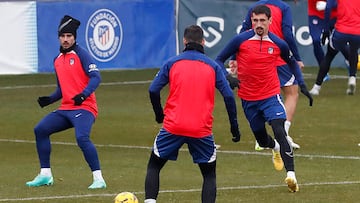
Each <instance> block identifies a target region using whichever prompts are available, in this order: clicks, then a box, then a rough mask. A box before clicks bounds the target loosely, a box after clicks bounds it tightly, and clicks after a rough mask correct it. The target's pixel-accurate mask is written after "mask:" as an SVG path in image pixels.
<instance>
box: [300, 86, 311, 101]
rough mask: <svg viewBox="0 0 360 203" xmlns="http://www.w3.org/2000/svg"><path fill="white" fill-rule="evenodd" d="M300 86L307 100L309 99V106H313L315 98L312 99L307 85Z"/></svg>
mask: <svg viewBox="0 0 360 203" xmlns="http://www.w3.org/2000/svg"><path fill="white" fill-rule="evenodd" d="M299 86H300V90H301V93H303V94H304V95H305V96H306V97H307V98H309V106H312V104H313V98H312V96H311V94H310V93H309V91H308V89H307V87H306V85H305V84H302V85H299Z"/></svg>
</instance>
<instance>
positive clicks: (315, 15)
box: [308, 0, 336, 66]
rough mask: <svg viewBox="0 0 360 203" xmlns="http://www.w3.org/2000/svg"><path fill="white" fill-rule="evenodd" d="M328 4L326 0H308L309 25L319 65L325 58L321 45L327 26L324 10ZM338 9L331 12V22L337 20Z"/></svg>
mask: <svg viewBox="0 0 360 203" xmlns="http://www.w3.org/2000/svg"><path fill="white" fill-rule="evenodd" d="M325 6H326V0H323V1H319V0H308V25H309V32H310V36H311V39H312V44H313V50H314V55H315V58H316V61H317V62H318V65H319V66H320V65H321V62H322V61H323V59H324V56H325V54H324V50H323V47H322V46H321V33H322V31H323V30H324V28H325V21H324V11H325ZM335 18H336V10H333V11H332V12H331V24H332V25H333V24H334V23H335V21H336V19H335Z"/></svg>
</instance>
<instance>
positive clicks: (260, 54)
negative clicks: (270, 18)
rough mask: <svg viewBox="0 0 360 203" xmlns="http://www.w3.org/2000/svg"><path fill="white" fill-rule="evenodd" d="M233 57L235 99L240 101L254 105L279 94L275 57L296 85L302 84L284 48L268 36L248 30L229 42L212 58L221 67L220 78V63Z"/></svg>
mask: <svg viewBox="0 0 360 203" xmlns="http://www.w3.org/2000/svg"><path fill="white" fill-rule="evenodd" d="M234 54H236V61H237V64H238V79H239V80H240V88H239V89H238V96H239V97H240V98H241V99H243V100H247V101H258V100H262V99H267V98H269V97H272V96H274V95H276V94H280V82H279V78H278V74H277V63H276V60H277V58H279V57H281V58H282V59H283V60H284V61H285V62H286V63H287V64H288V65H289V67H290V70H291V72H292V73H293V74H294V75H295V79H296V80H297V81H298V83H299V85H303V84H305V83H304V79H303V77H302V73H301V71H300V68H299V66H298V64H297V62H296V60H295V59H294V57H293V56H291V55H290V50H289V47H288V45H287V44H286V42H285V41H284V40H282V39H280V38H279V37H277V36H276V35H275V34H273V33H271V32H269V34H268V35H267V36H262V37H261V36H259V35H257V34H256V33H255V32H254V30H248V31H246V32H243V33H240V34H239V35H237V36H235V37H234V38H233V39H232V40H230V42H229V43H228V44H227V45H226V46H225V48H224V49H223V50H222V51H221V52H220V54H219V55H218V56H217V57H216V62H218V64H220V65H221V66H222V67H223V70H224V74H226V73H225V72H226V70H225V67H224V62H225V61H226V60H227V59H228V58H229V57H231V56H232V55H234Z"/></svg>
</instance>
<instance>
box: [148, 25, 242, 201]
mask: <svg viewBox="0 0 360 203" xmlns="http://www.w3.org/2000/svg"><path fill="white" fill-rule="evenodd" d="M183 43H184V45H185V49H184V52H183V53H181V54H180V55H178V56H175V57H173V58H170V59H169V60H168V61H167V62H166V63H165V64H164V65H163V66H162V67H161V68H160V71H159V72H158V74H157V75H156V76H155V78H154V80H153V82H152V83H151V85H150V87H149V94H150V100H151V103H152V106H153V110H154V112H155V116H156V121H157V122H158V123H163V127H162V128H161V129H160V132H159V133H158V135H157V136H156V138H155V142H154V146H153V150H152V152H151V155H150V159H149V162H148V166H147V174H146V179H145V203H155V202H156V198H157V196H158V193H159V184H160V181H159V173H160V170H161V169H162V167H163V166H164V165H165V163H166V162H167V161H168V160H176V159H177V156H178V152H179V149H180V148H181V146H182V145H183V144H187V146H188V148H189V152H190V154H191V155H192V158H193V162H194V163H197V164H198V166H199V168H200V171H201V174H202V176H203V187H202V194H201V199H202V202H203V203H214V202H215V200H216V146H215V142H214V135H213V133H212V124H213V115H212V113H213V109H214V101H215V90H216V89H218V90H219V91H220V93H221V94H222V96H223V97H224V102H225V105H226V110H227V112H228V116H229V121H230V126H231V127H230V130H231V133H232V136H233V138H232V140H233V141H234V142H238V141H240V132H239V128H238V122H237V112H236V104H235V98H234V95H233V92H232V91H231V89H230V86H229V84H228V82H227V80H226V78H225V76H224V74H223V70H222V68H221V67H220V66H219V65H218V64H217V63H216V62H215V61H214V60H212V59H210V58H209V57H207V56H206V55H205V54H204V47H203V45H204V43H205V40H204V34H203V30H202V29H201V27H199V26H196V25H191V26H189V27H187V28H186V29H185V31H184V38H183ZM167 84H169V95H168V98H167V100H166V104H165V108H164V110H163V108H162V106H161V101H160V91H161V89H162V88H163V87H164V86H165V85H167Z"/></svg>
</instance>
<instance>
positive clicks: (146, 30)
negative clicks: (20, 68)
mask: <svg viewBox="0 0 360 203" xmlns="http://www.w3.org/2000/svg"><path fill="white" fill-rule="evenodd" d="M174 9H175V5H174V1H163V0H136V1H134V0H122V1H118V0H104V1H93V2H90V3H89V2H84V1H67V2H51V1H50V2H47V1H39V2H37V29H38V30H37V33H38V35H37V36H38V65H39V69H38V71H39V72H53V64H52V63H53V59H54V57H56V56H57V54H58V53H59V41H58V35H57V28H58V25H59V22H60V20H61V18H62V17H63V16H64V15H66V14H67V15H70V16H72V17H74V18H76V19H78V20H80V21H81V25H80V27H79V29H78V32H77V40H76V41H77V43H79V44H80V45H81V46H82V47H84V48H87V49H88V51H89V53H90V54H91V55H92V56H93V57H94V58H95V59H96V60H97V62H98V66H99V68H100V69H111V68H152V67H160V66H161V65H162V63H163V62H164V61H165V60H166V59H168V58H169V57H170V56H173V55H175V54H176V27H175V12H174Z"/></svg>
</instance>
